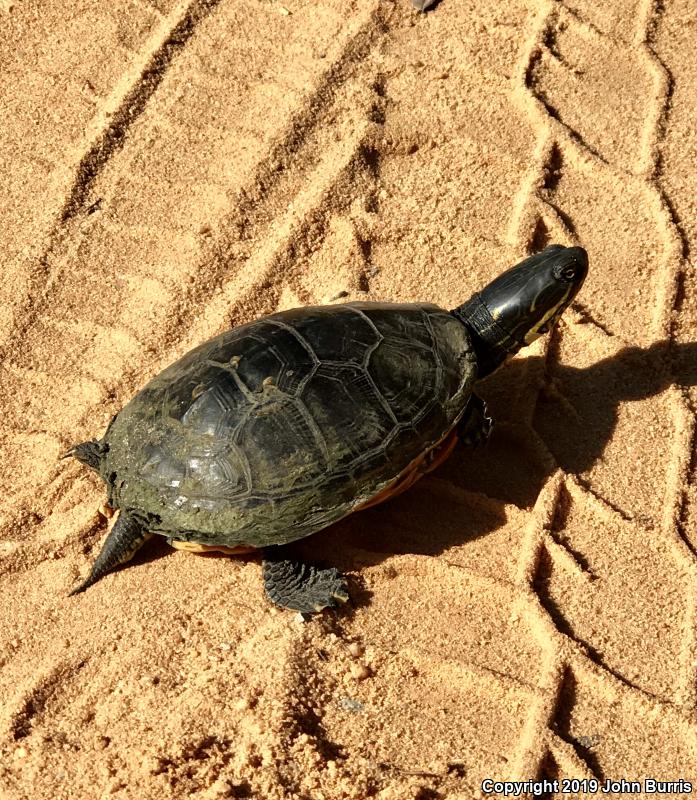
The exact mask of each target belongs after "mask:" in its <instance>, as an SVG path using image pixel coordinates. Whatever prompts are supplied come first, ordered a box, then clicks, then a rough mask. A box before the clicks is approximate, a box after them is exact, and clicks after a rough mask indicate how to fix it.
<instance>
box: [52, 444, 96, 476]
mask: <svg viewBox="0 0 697 800" xmlns="http://www.w3.org/2000/svg"><path fill="white" fill-rule="evenodd" d="M103 455H104V446H103V445H101V444H100V443H99V442H97V441H95V440H94V439H93V440H92V441H89V442H81V443H80V444H75V445H73V446H72V447H71V448H70V450H68V452H67V453H63V455H62V456H61V458H71V457H72V458H76V459H77V460H78V461H81V462H82V463H83V464H87V466H88V467H90V469H93V470H94V471H95V472H99V464H100V462H101V460H102V456H103Z"/></svg>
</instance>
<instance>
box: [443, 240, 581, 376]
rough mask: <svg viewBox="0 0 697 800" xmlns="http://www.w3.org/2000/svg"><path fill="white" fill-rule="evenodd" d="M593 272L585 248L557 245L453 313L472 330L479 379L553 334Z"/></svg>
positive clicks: (530, 260) (512, 271) (474, 296)
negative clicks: (590, 271)
mask: <svg viewBox="0 0 697 800" xmlns="http://www.w3.org/2000/svg"><path fill="white" fill-rule="evenodd" d="M587 272H588V254H587V253H586V251H585V250H584V249H583V248H582V247H562V245H559V244H553V245H550V246H549V247H546V248H545V249H544V250H543V251H542V252H541V253H537V254H535V255H534V256H530V257H529V258H526V259H525V260H524V261H521V262H520V264H516V266H515V267H511V269H509V270H507V271H506V272H504V273H503V274H502V275H499V276H498V278H496V279H495V280H493V281H492V282H491V283H490V284H489V285H488V286H486V287H485V288H484V289H482V291H481V292H477V294H475V295H473V296H472V297H471V298H470V299H469V300H468V301H467V302H466V303H464V304H463V305H461V306H459V307H458V308H456V309H454V310H453V311H452V312H451V313H452V314H453V315H454V316H455V317H457V318H458V319H459V320H460V321H461V322H462V323H463V324H464V325H466V326H467V328H468V330H469V332H470V334H471V336H472V341H473V345H474V349H475V352H476V355H477V364H478V366H479V375H480V376H481V377H483V376H485V375H488V374H489V373H490V372H493V371H494V370H495V369H496V368H497V367H498V366H500V365H501V364H502V363H503V362H504V361H505V360H506V358H507V357H508V356H510V355H513V354H514V353H517V352H518V350H520V348H521V347H524V346H525V345H526V344H530V343H531V342H534V341H535V339H537V338H539V337H540V336H541V335H542V334H543V333H547V332H548V331H549V330H551V328H552V327H553V326H554V324H555V323H556V321H557V320H558V319H559V317H560V316H561V315H562V314H563V313H564V310H565V309H566V308H567V307H568V305H569V303H571V301H572V300H573V299H574V297H576V294H577V293H578V291H579V289H580V288H581V286H582V285H583V281H584V280H585V277H586V273H587Z"/></svg>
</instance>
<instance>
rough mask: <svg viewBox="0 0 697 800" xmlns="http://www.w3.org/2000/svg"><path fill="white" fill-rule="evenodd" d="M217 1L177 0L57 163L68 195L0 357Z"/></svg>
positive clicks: (43, 297)
mask: <svg viewBox="0 0 697 800" xmlns="http://www.w3.org/2000/svg"><path fill="white" fill-rule="evenodd" d="M219 2H220V0H192V1H191V2H179V3H178V4H177V5H176V6H175V8H174V10H173V12H172V13H171V14H169V15H168V16H167V17H165V18H163V19H162V22H161V24H160V26H159V27H158V29H157V30H156V31H155V33H154V34H153V35H152V36H151V37H150V39H149V41H148V42H147V44H146V46H145V48H144V50H143V52H141V53H138V54H136V59H135V62H134V63H133V65H132V66H131V68H130V69H129V71H128V72H126V73H125V74H124V76H123V77H122V79H121V80H120V81H119V83H118V84H117V86H116V87H115V88H114V91H113V92H112V94H111V96H110V97H108V98H107V100H106V102H104V103H103V104H102V106H101V107H100V108H99V110H98V113H97V115H96V117H95V118H94V119H93V121H92V124H91V126H90V129H89V130H88V131H87V133H86V137H85V139H86V142H85V144H84V145H83V146H82V147H81V149H80V150H79V151H78V152H77V153H76V154H74V156H73V161H72V163H69V164H67V165H63V166H62V167H61V169H62V171H63V172H67V173H69V174H70V175H72V178H71V179H70V181H69V188H68V196H67V197H66V199H65V201H64V203H63V205H62V207H61V208H60V209H57V210H56V221H55V222H54V224H53V227H52V229H51V231H50V233H49V235H48V241H47V243H46V245H45V248H44V250H43V253H42V254H41V255H40V256H39V258H38V264H39V266H40V269H36V270H34V271H33V274H32V285H31V287H30V291H29V297H28V302H27V306H26V307H25V308H24V309H23V312H22V313H18V314H17V315H16V316H17V319H19V320H21V322H20V323H18V324H17V325H16V327H15V330H14V331H13V334H12V335H11V337H10V339H9V341H8V342H7V343H6V344H5V345H4V347H3V348H2V349H1V350H0V357H4V355H5V353H6V351H7V350H10V349H12V346H13V345H14V344H16V343H17V342H18V341H21V339H22V338H23V337H24V336H25V335H26V332H27V330H29V328H31V326H32V325H33V324H34V323H35V321H36V319H37V317H38V316H39V314H41V313H42V311H43V310H44V309H45V305H46V303H47V302H49V301H50V297H51V293H52V291H53V288H54V286H55V284H56V282H57V281H58V280H60V279H61V271H60V270H58V271H56V266H57V265H56V264H52V261H53V258H52V256H53V255H54V253H55V252H56V251H58V250H59V249H60V243H61V241H62V240H63V239H64V237H66V236H70V232H69V231H68V230H66V228H67V226H68V223H70V221H71V220H72V219H73V218H74V217H76V216H77V215H78V214H80V213H82V214H84V213H85V211H86V210H87V207H88V206H89V205H90V204H91V202H92V201H90V200H89V195H90V192H91V190H92V187H93V186H94V182H95V180H96V179H97V177H98V175H99V174H100V173H101V172H102V170H103V169H104V167H105V165H106V164H107V163H108V161H109V159H111V158H112V157H113V155H114V153H115V152H116V151H117V150H118V149H120V148H121V147H122V146H123V142H124V139H125V137H126V136H127V134H128V131H129V129H130V127H131V126H132V125H133V123H134V122H135V121H136V120H137V119H138V118H139V117H140V115H141V114H142V113H143V111H144V110H145V108H146V106H147V104H148V101H149V100H150V98H151V97H152V96H153V94H154V93H155V91H156V90H157V88H158V87H159V85H160V84H161V82H162V79H163V77H164V75H165V74H166V71H167V69H168V68H169V67H170V65H171V64H172V62H173V60H174V59H175V58H176V56H177V55H178V54H179V52H180V51H181V50H182V48H184V47H185V46H186V44H187V43H188V41H189V39H190V38H191V36H192V35H193V34H194V32H195V31H196V29H197V27H198V25H199V24H200V23H201V21H202V20H203V19H204V18H205V17H206V16H207V15H208V14H209V13H211V11H213V9H214V8H215V7H216V6H217V5H218V4H219Z"/></svg>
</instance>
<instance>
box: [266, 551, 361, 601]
mask: <svg viewBox="0 0 697 800" xmlns="http://www.w3.org/2000/svg"><path fill="white" fill-rule="evenodd" d="M262 566H263V575H264V589H266V594H267V596H268V598H269V600H271V602H272V603H275V604H276V605H277V606H281V608H290V609H292V610H293V611H300V613H302V614H314V613H315V612H316V611H321V610H322V609H323V608H336V607H337V605H338V604H339V603H345V602H346V601H347V600H348V592H347V590H346V580H345V579H344V577H343V575H341V573H340V572H339V571H338V570H337V569H334V568H333V567H332V568H330V569H318V568H317V567H315V566H312V565H311V564H306V563H304V562H303V561H300V560H298V559H297V558H291V557H290V553H289V552H288V550H287V549H286V548H285V547H283V546H277V547H266V548H264V561H263V565H262Z"/></svg>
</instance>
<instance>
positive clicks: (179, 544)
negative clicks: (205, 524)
mask: <svg viewBox="0 0 697 800" xmlns="http://www.w3.org/2000/svg"><path fill="white" fill-rule="evenodd" d="M169 544H170V545H171V546H172V547H174V548H176V549H177V550H186V551H187V552H189V553H227V555H234V556H236V555H240V554H241V553H253V552H254V550H256V548H255V547H248V546H247V545H244V544H240V545H237V546H235V547H228V546H227V545H225V544H201V543H200V542H185V541H182V540H181V539H172V540H171V541H170V542H169Z"/></svg>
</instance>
